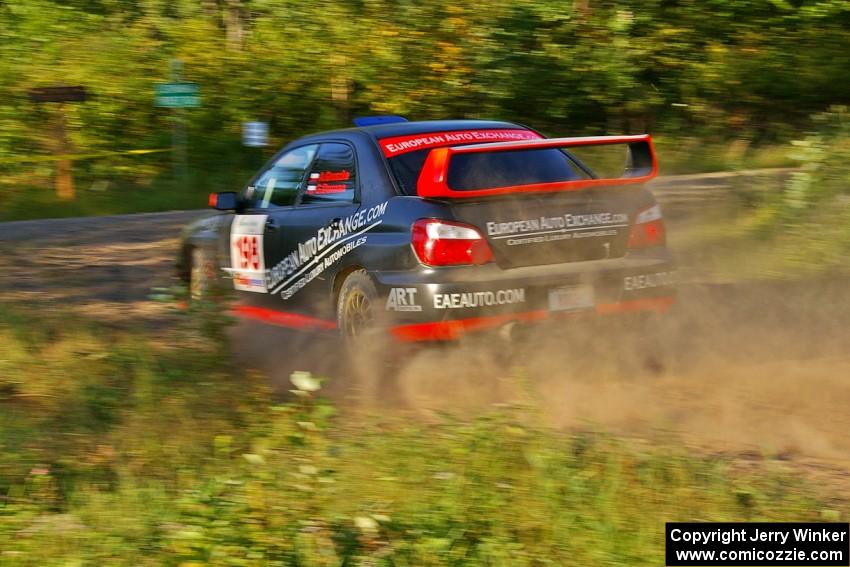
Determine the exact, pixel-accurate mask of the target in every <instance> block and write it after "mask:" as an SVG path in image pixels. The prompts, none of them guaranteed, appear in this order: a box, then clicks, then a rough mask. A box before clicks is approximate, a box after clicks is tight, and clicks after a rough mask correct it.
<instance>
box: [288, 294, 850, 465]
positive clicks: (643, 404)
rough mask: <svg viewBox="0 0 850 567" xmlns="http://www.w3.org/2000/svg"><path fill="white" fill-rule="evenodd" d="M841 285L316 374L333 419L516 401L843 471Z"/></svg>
mask: <svg viewBox="0 0 850 567" xmlns="http://www.w3.org/2000/svg"><path fill="white" fill-rule="evenodd" d="M845 288H846V286H845V284H844V282H843V281H841V280H824V281H806V282H797V283H781V284H779V283H775V284H774V283H764V282H761V283H741V284H735V285H691V286H684V287H683V288H682V289H681V290H680V295H679V298H678V301H677V305H676V306H675V307H674V308H673V310H672V311H671V312H669V313H668V314H666V315H664V316H661V317H659V318H647V319H642V320H637V319H635V320H631V319H623V318H621V317H609V318H599V317H587V318H576V319H572V320H569V321H568V322H561V323H559V324H558V325H544V326H536V327H534V328H531V329H529V332H528V333H527V334H524V335H520V337H519V338H516V339H515V340H512V341H505V340H503V339H501V338H500V337H499V336H498V335H487V336H483V337H477V338H474V339H472V340H469V341H465V342H461V343H460V344H457V345H444V346H429V347H426V348H419V349H413V350H408V351H406V352H404V353H390V352H389V351H387V350H386V349H385V348H376V349H373V352H363V353H360V356H356V357H354V362H347V363H344V364H337V365H336V366H335V367H334V368H329V367H326V368H325V370H326V371H328V373H329V374H330V375H331V376H333V377H334V380H332V382H331V385H332V388H331V396H332V397H336V398H337V399H338V401H339V403H340V405H341V406H342V408H343V411H350V412H356V411H357V410H358V409H362V408H363V407H366V408H368V411H380V412H382V413H386V412H399V413H403V414H405V415H406V416H413V417H414V418H419V419H426V420H430V419H439V418H440V416H442V415H445V414H448V415H454V416H457V417H465V418H470V417H474V416H476V415H482V414H484V413H486V412H488V411H491V410H492V409H493V407H494V405H495V406H498V405H499V404H521V405H522V406H523V407H527V408H530V409H531V411H532V412H533V414H534V419H536V420H538V419H539V420H542V421H543V423H544V424H546V425H549V426H553V427H558V428H564V429H567V430H570V429H588V428H590V429H594V430H601V431H606V432H610V433H613V434H617V435H621V436H627V437H634V438H641V439H658V438H669V437H671V436H674V437H677V438H680V439H683V440H685V442H686V443H687V444H689V445H692V446H697V447H703V448H705V449H708V450H717V451H724V452H732V453H742V454H755V455H760V456H764V457H770V458H791V457H814V458H821V459H829V460H830V461H840V462H845V461H846V462H850V435H848V433H847V432H848V431H850V412H848V410H847V408H848V405H850V351H848V349H847V347H848V344H850V341H848V339H850V330H848V323H849V322H850V301H848V300H850V290H847V289H845ZM367 350H369V349H367ZM325 358H326V360H327V351H325ZM393 359H394V360H393ZM339 360H342V359H341V358H340V359H339ZM301 364H302V365H306V364H309V360H306V359H305V360H304V361H302V362H301ZM317 371H318V370H317Z"/></svg>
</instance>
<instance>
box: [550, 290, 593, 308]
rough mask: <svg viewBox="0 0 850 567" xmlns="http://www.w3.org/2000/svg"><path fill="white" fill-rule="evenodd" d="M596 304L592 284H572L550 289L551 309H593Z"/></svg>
mask: <svg viewBox="0 0 850 567" xmlns="http://www.w3.org/2000/svg"><path fill="white" fill-rule="evenodd" d="M594 305H596V302H595V300H594V296H593V286H592V285H590V284H580V285H571V286H566V287H559V288H557V289H550V290H549V310H551V311H578V310H580V309H592V308H593V307H594Z"/></svg>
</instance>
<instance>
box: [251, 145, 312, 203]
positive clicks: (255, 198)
mask: <svg viewBox="0 0 850 567" xmlns="http://www.w3.org/2000/svg"><path fill="white" fill-rule="evenodd" d="M318 148H319V145H318V144H311V145H309V146H301V147H300V148H295V149H293V150H290V151H288V152H286V153H284V154H283V155H281V156H280V157H278V158H277V159H276V160H275V161H274V163H272V165H271V166H270V167H268V168H267V169H266V170H265V171H263V172H262V173H261V174H260V175H259V176H258V177H257V178H256V180H255V181H254V183H253V184H252V185H250V186H249V187H248V189H247V190H246V191H245V198H246V199H247V200H248V202H249V203H250V204H251V207H252V208H255V209H268V208H269V207H272V206H274V207H291V206H292V205H294V204H295V199H296V197H297V196H298V190H299V189H300V188H301V185H302V182H303V181H304V176H305V174H306V172H307V168H308V167H310V164H311V163H312V162H313V158H314V157H315V156H316V150H317V149H318Z"/></svg>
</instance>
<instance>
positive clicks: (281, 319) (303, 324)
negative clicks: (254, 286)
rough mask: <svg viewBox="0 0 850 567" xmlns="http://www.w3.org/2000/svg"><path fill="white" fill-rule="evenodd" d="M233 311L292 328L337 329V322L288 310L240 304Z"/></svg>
mask: <svg viewBox="0 0 850 567" xmlns="http://www.w3.org/2000/svg"><path fill="white" fill-rule="evenodd" d="M231 313H232V314H233V315H235V316H237V317H242V318H243V319H252V320H254V321H260V322H262V323H266V324H269V325H277V326H278V327H288V328H290V329H321V330H328V331H329V330H333V329H336V323H335V322H333V321H325V320H324V319H317V318H315V317H310V316H308V315H300V314H298V313H287V312H286V311H276V310H274V309H267V308H265V307H256V306H253V305H238V306H236V307H234V308H233V309H232V310H231Z"/></svg>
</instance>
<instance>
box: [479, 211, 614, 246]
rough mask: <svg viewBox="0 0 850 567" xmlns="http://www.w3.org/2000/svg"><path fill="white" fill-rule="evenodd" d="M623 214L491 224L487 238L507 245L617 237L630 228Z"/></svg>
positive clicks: (580, 215)
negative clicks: (503, 240)
mask: <svg viewBox="0 0 850 567" xmlns="http://www.w3.org/2000/svg"><path fill="white" fill-rule="evenodd" d="M628 223H629V217H628V215H626V214H624V213H611V212H603V213H586V214H572V213H566V214H564V215H561V216H556V217H538V218H534V219H521V220H515V221H507V222H488V223H487V235H488V236H490V237H491V238H492V239H493V240H501V239H507V240H506V242H505V244H507V245H508V246H521V245H524V244H539V243H541V242H553V241H557V240H572V239H575V238H599V237H603V236H614V235H616V234H617V230H616V229H618V228H623V227H626V226H628Z"/></svg>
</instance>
